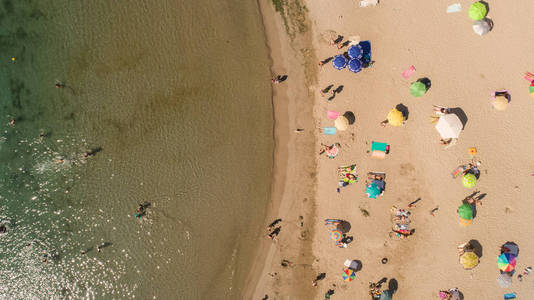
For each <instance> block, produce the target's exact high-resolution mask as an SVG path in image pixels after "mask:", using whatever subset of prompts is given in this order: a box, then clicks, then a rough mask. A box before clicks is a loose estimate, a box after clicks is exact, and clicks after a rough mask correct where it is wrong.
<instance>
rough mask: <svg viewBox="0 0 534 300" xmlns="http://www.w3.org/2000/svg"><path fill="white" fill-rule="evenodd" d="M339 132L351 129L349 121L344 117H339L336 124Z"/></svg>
mask: <svg viewBox="0 0 534 300" xmlns="http://www.w3.org/2000/svg"><path fill="white" fill-rule="evenodd" d="M334 124H335V125H336V128H337V129H338V130H347V128H348V127H349V120H348V119H347V118H345V117H344V116H339V117H338V118H337V119H336V121H335V122H334Z"/></svg>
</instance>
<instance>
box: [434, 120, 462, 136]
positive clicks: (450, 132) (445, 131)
mask: <svg viewBox="0 0 534 300" xmlns="http://www.w3.org/2000/svg"><path fill="white" fill-rule="evenodd" d="M462 128H463V125H462V122H461V121H460V119H459V118H458V116H457V115H455V114H446V115H443V116H440V117H439V121H438V123H437V124H436V130H437V131H438V132H439V134H440V135H441V138H442V139H456V138H458V136H460V131H462Z"/></svg>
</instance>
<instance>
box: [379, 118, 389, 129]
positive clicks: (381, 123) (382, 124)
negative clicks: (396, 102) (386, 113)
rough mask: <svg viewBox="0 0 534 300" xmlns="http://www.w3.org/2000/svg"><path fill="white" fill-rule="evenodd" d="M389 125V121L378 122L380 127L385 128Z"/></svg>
mask: <svg viewBox="0 0 534 300" xmlns="http://www.w3.org/2000/svg"><path fill="white" fill-rule="evenodd" d="M388 123H389V120H384V121H382V122H380V126H382V127H386V125H387V124H388Z"/></svg>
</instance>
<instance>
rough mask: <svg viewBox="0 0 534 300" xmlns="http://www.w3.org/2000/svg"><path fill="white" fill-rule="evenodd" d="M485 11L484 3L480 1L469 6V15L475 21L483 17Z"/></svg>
mask: <svg viewBox="0 0 534 300" xmlns="http://www.w3.org/2000/svg"><path fill="white" fill-rule="evenodd" d="M487 12H488V11H487V10H486V5H484V4H483V3H481V2H475V3H473V4H471V6H470V7H469V17H470V18H471V19H473V20H475V21H478V20H482V19H484V17H485V16H486V13H487Z"/></svg>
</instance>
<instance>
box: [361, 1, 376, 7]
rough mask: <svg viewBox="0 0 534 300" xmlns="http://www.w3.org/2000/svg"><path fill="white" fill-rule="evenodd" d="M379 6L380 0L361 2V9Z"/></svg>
mask: <svg viewBox="0 0 534 300" xmlns="http://www.w3.org/2000/svg"><path fill="white" fill-rule="evenodd" d="M377 4H378V0H362V1H360V7H367V6H376V5H377Z"/></svg>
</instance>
